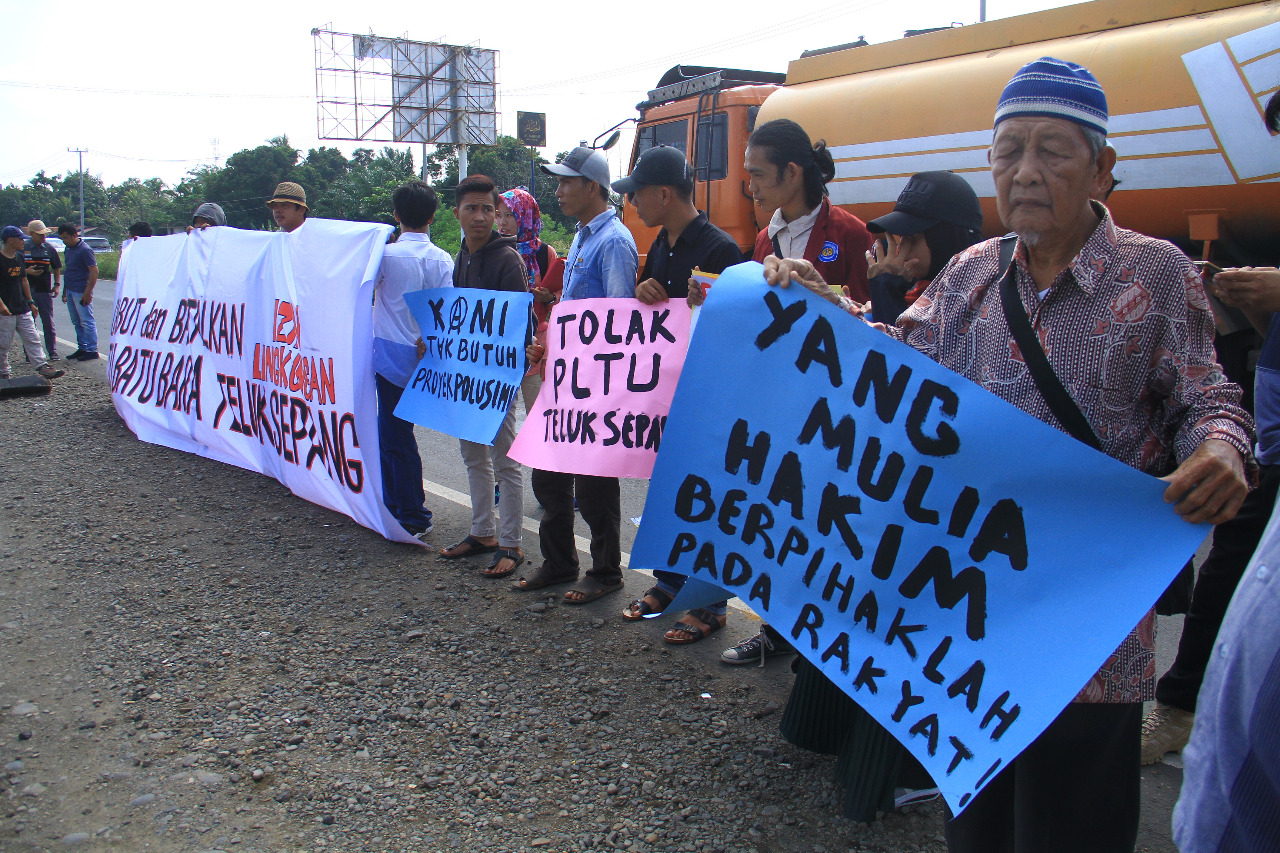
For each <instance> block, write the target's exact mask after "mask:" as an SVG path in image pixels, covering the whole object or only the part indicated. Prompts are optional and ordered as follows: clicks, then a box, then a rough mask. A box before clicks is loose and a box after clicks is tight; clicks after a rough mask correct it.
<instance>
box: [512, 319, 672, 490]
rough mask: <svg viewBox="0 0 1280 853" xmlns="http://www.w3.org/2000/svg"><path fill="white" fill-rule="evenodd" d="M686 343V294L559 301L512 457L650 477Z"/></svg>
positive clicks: (536, 464)
mask: <svg viewBox="0 0 1280 853" xmlns="http://www.w3.org/2000/svg"><path fill="white" fill-rule="evenodd" d="M688 348H689V306H688V304H686V303H685V301H684V300H682V299H673V300H669V301H667V302H661V303H659V304H657V305H645V304H644V303H643V302H641V301H640V300H638V299H574V300H570V301H569V302H560V303H558V304H557V305H556V306H555V307H554V308H553V309H552V311H551V320H550V323H549V324H548V328H547V369H546V375H545V377H544V380H543V383H542V391H541V392H540V393H539V394H538V399H537V402H536V403H535V404H534V406H533V409H532V410H531V411H530V412H529V415H528V417H527V418H526V419H525V422H524V426H523V427H521V428H520V433H519V435H517V436H516V440H515V443H514V444H512V445H511V450H510V451H509V455H510V456H511V458H512V459H515V460H517V461H519V462H522V463H524V464H525V465H529V466H531V467H533V468H541V469H542V470H544V471H563V472H565V473H570V474H594V475H596V476H600V477H632V478H635V479H647V478H648V477H649V474H650V472H652V471H653V460H654V458H655V457H656V456H657V455H658V447H659V446H660V445H661V444H662V431H663V429H664V428H665V427H666V423H667V412H668V410H670V408H671V396H672V395H673V394H674V393H675V390H676V383H677V382H678V381H679V380H680V370H681V368H682V367H684V355H685V352H687V351H688Z"/></svg>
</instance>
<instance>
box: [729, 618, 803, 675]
mask: <svg viewBox="0 0 1280 853" xmlns="http://www.w3.org/2000/svg"><path fill="white" fill-rule="evenodd" d="M794 653H795V647H794V646H792V645H791V644H790V643H788V642H787V641H786V640H785V639H783V637H782V636H781V635H780V634H779V633H778V632H777V631H775V630H773V629H772V628H770V627H769V626H768V625H762V626H761V627H760V633H759V634H756V635H755V636H754V637H748V638H747V639H745V640H743V641H742V642H740V643H738V644H737V645H736V646H734V647H732V648H729V649H725V650H724V651H723V652H721V653H720V662H721V663H728V664H734V665H738V664H744V663H759V664H760V665H761V666H763V665H764V659H765V658H771V657H775V656H777V655H789V654H794Z"/></svg>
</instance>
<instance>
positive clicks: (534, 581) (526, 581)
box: [511, 563, 578, 592]
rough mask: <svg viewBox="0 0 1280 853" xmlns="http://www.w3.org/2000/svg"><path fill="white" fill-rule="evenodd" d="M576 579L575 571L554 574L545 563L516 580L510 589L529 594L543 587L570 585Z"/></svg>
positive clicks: (576, 573)
mask: <svg viewBox="0 0 1280 853" xmlns="http://www.w3.org/2000/svg"><path fill="white" fill-rule="evenodd" d="M577 579H578V572H577V570H576V569H575V570H572V571H569V572H556V571H555V570H554V569H552V568H551V567H550V566H548V565H547V564H546V563H543V564H542V565H541V566H538V567H537V568H536V569H534V570H533V571H531V572H529V573H528V574H527V575H525V576H524V577H522V578H520V579H519V580H517V581H516V582H515V583H513V584H512V585H511V588H512V589H514V590H516V591H518V592H529V591H531V590H535V589H542V588H543V587H544V586H555V585H556V584H559V583H571V582H573V581H576V580H577Z"/></svg>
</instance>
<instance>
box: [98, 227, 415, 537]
mask: <svg viewBox="0 0 1280 853" xmlns="http://www.w3.org/2000/svg"><path fill="white" fill-rule="evenodd" d="M390 231H391V228H390V226H387V225H377V224H373V223H368V222H338V221H334V220H326V219H312V220H308V221H307V222H306V223H305V224H304V225H303V226H302V227H301V228H299V229H298V230H297V231H294V232H293V233H290V234H285V233H266V232H258V231H241V230H239V229H236V228H209V229H207V230H203V231H195V232H192V233H191V234H189V235H188V234H176V235H173V236H170V237H149V238H146V239H143V240H138V241H137V242H135V243H134V244H133V245H131V246H130V248H129V251H128V253H127V263H125V264H122V267H121V268H122V272H121V279H120V281H117V282H116V303H115V311H114V313H113V316H112V322H111V346H110V352H109V355H108V360H107V378H108V380H109V382H110V386H111V397H112V400H113V401H114V403H115V407H116V411H118V412H119V413H120V417H122V418H123V419H124V421H125V423H126V424H128V425H129V428H130V429H131V430H133V432H134V433H135V434H136V435H137V436H138V438H140V439H142V440H143V441H148V442H151V443H153V444H162V445H164V446H166V447H173V448H176V449H178V450H185V451H187V452H188V453H194V454H197V455H199V456H204V457H207V458H209V459H216V460H218V461H220V462H226V463H229V464H231V465H238V466H240V467H241V468H248V469H249V470H251V471H257V472H259V473H262V474H266V475H268V476H270V477H274V478H275V479H277V480H279V481H280V482H281V483H283V484H284V485H286V486H288V487H289V490H290V491H292V492H293V493H294V494H295V495H297V496H298V497H301V498H304V499H306V500H308V501H311V502H313V503H317V504H320V505H321V506H326V507H329V508H330V509H334V510H337V511H338V512H341V513H344V514H345V515H348V516H350V517H351V518H353V519H355V520H356V521H357V522H359V523H360V524H362V525H364V526H365V527H368V528H370V529H372V530H376V531H378V532H379V533H381V534H382V535H383V536H386V537H387V538H388V539H393V540H395V541H398V542H408V543H413V542H416V540H414V539H413V538H412V537H410V536H409V535H408V534H407V533H406V532H405V531H404V530H403V529H401V527H400V525H399V524H397V523H396V521H395V519H394V518H393V517H392V516H391V514H390V513H388V512H387V511H386V509H385V507H384V506H383V504H382V471H381V464H380V462H379V456H378V423H377V414H378V404H377V395H376V392H375V386H374V381H373V368H372V352H373V335H372V331H371V324H372V301H373V285H374V283H375V281H376V279H377V274H378V267H379V265H380V264H381V263H382V251H383V247H384V246H385V244H386V239H387V235H388V234H389V233H390Z"/></svg>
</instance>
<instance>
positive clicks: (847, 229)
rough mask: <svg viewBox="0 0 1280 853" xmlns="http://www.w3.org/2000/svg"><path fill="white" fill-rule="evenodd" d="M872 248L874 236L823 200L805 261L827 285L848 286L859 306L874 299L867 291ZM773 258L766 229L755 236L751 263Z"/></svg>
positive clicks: (840, 208)
mask: <svg viewBox="0 0 1280 853" xmlns="http://www.w3.org/2000/svg"><path fill="white" fill-rule="evenodd" d="M870 248H871V232H869V231H868V230H867V226H866V224H865V223H864V222H863V221H862V220H861V219H859V218H858V217H856V216H854V215H853V214H852V213H850V212H849V211H847V210H845V209H844V208H842V207H833V206H832V204H831V202H830V201H829V200H828V199H825V198H824V199H823V200H822V210H821V212H819V213H818V218H817V219H816V220H814V223H813V230H812V231H810V232H809V242H808V243H807V244H806V245H805V248H804V259H805V260H806V261H808V262H809V263H811V264H813V265H814V267H815V268H816V269H817V270H818V273H819V274H820V275H821V276H822V277H823V278H824V279H825V280H826V282H827V284H834V285H836V286H840V285H847V286H848V288H849V296H850V297H851V298H852V299H856V300H857V301H858V302H866V301H867V300H868V299H870V298H871V294H870V292H869V291H868V290H867V250H868V249H870ZM772 254H773V241H772V240H771V239H769V229H768V228H767V227H766V228H765V229H763V230H762V231H761V232H760V233H759V234H757V235H756V247H755V251H754V252H752V254H751V260H753V261H760V262H762V263H763V261H764V259H765V258H767V257H769V256H770V255H772Z"/></svg>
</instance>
